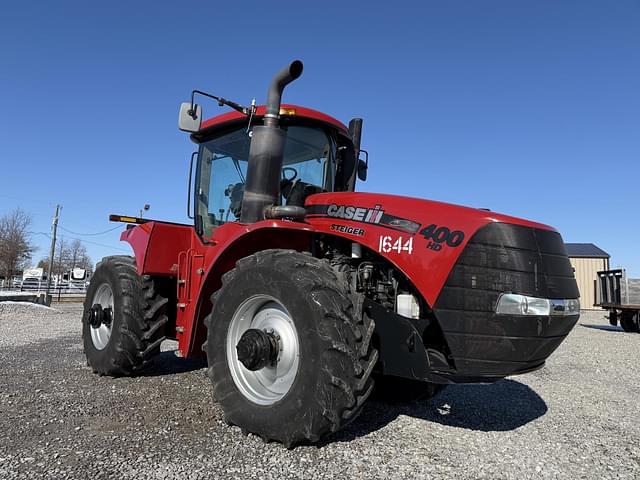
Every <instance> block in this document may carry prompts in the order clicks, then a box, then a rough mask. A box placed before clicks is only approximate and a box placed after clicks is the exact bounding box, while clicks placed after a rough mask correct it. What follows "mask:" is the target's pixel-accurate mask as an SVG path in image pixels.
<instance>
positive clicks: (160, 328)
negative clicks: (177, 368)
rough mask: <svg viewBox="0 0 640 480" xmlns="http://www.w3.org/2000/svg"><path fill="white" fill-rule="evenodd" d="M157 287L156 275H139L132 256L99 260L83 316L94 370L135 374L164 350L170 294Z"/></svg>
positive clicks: (83, 329)
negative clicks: (161, 292)
mask: <svg viewBox="0 0 640 480" xmlns="http://www.w3.org/2000/svg"><path fill="white" fill-rule="evenodd" d="M155 287H156V285H155V280H154V279H153V278H152V277H150V276H148V275H144V276H142V277H141V276H139V275H138V273H137V271H136V263H135V260H134V259H133V258H132V257H129V256H112V257H105V258H103V259H102V261H101V262H100V263H98V265H97V266H96V270H95V273H94V274H93V276H92V277H91V283H90V284H89V288H88V289H87V296H86V298H85V302H84V315H83V321H82V337H83V341H84V352H85V355H86V357H87V364H88V365H89V366H90V367H91V368H92V369H93V372H94V373H98V374H100V375H110V376H125V375H133V374H135V373H136V372H138V371H140V370H142V369H144V368H145V367H146V366H148V365H149V363H150V361H151V359H152V358H153V357H154V356H155V355H157V354H158V353H160V344H161V343H162V341H163V340H164V339H165V338H166V336H165V331H166V328H165V327H166V325H167V322H168V315H167V304H168V299H167V298H166V297H163V296H161V295H160V294H158V293H157V291H156V288H155ZM101 308H102V312H100V310H101ZM96 309H97V312H96ZM97 316H99V317H100V318H96V317H97Z"/></svg>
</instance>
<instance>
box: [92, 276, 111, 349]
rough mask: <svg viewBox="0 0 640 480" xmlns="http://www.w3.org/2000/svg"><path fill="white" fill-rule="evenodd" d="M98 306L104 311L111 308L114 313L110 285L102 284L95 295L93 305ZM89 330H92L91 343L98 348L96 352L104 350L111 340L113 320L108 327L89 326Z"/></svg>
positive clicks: (104, 325)
mask: <svg viewBox="0 0 640 480" xmlns="http://www.w3.org/2000/svg"><path fill="white" fill-rule="evenodd" d="M96 304H98V305H100V306H101V307H102V308H103V309H105V308H111V311H112V312H113V311H114V308H113V291H112V290H111V286H110V285H109V284H108V283H103V284H101V285H100V286H99V287H98V289H97V290H96V293H95V294H94V295H93V302H92V303H91V305H96ZM89 328H90V330H91V342H92V343H93V346H94V347H96V350H102V349H104V348H105V347H106V346H107V344H108V343H109V339H110V338H111V332H112V331H113V319H112V320H111V321H110V322H109V324H108V325H107V324H105V323H101V324H100V326H99V327H97V328H96V327H93V326H91V325H89Z"/></svg>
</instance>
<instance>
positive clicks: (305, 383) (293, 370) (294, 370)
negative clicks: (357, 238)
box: [203, 250, 378, 447]
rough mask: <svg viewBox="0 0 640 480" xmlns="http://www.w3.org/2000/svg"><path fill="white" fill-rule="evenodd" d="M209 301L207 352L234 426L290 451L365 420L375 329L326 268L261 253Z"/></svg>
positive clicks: (284, 254) (290, 255)
mask: <svg viewBox="0 0 640 480" xmlns="http://www.w3.org/2000/svg"><path fill="white" fill-rule="evenodd" d="M211 301H212V303H213V310H212V312H211V314H210V315H209V316H208V317H207V319H206V324H207V327H208V337H207V342H206V344H205V345H204V346H203V350H205V351H206V353H207V357H208V360H209V373H210V376H211V380H212V383H213V394H214V399H215V400H217V401H218V403H219V404H220V406H221V407H222V409H223V411H224V416H225V420H226V421H227V423H229V424H233V425H237V426H239V427H240V428H242V429H243V431H248V432H251V433H255V434H257V435H259V436H260V437H262V438H263V439H264V440H267V441H269V440H276V441H279V442H282V443H283V444H284V445H285V446H287V447H292V446H294V445H296V444H298V443H301V442H304V441H311V442H316V441H318V440H319V439H320V438H321V437H323V436H324V435H326V434H328V433H330V432H335V431H337V430H339V429H341V428H342V427H344V426H345V425H346V424H348V423H349V422H351V421H352V420H353V419H355V418H356V417H357V416H358V414H359V413H360V411H361V409H362V406H363V404H364V402H365V400H366V399H367V398H368V397H369V395H370V394H371V391H372V390H373V379H372V378H371V371H372V370H373V367H374V365H375V363H376V361H377V359H378V352H377V350H376V349H374V348H372V346H371V336H372V334H373V329H374V324H373V321H372V320H371V319H369V318H368V317H367V316H366V315H363V311H362V303H363V298H362V297H361V296H358V295H351V294H350V292H349V289H348V286H347V284H346V282H344V281H343V280H340V279H339V277H338V276H337V275H336V272H335V270H334V269H333V268H332V267H331V266H330V265H329V263H328V262H326V261H323V260H319V259H316V258H313V257H311V256H309V255H305V254H302V253H299V252H296V251H293V250H266V251H263V252H259V253H256V254H254V255H251V256H249V257H246V258H243V259H241V260H240V261H238V263H237V264H236V268H234V269H233V270H231V271H229V272H228V273H226V274H225V275H224V276H223V278H222V288H221V289H220V290H218V291H217V292H216V293H215V294H214V295H213V296H212V298H211Z"/></svg>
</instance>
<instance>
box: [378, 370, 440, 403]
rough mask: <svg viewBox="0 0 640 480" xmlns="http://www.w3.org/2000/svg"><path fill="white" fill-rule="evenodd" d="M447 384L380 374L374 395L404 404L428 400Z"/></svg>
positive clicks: (386, 400) (388, 401)
mask: <svg viewBox="0 0 640 480" xmlns="http://www.w3.org/2000/svg"><path fill="white" fill-rule="evenodd" d="M445 387H446V385H443V384H439V383H431V382H419V381H417V380H409V379H408V378H400V377H392V376H379V377H376V388H375V390H374V392H373V397H374V398H376V399H379V400H382V401H384V402H386V403H394V404H402V403H415V402H426V401H428V400H431V399H432V398H434V397H436V396H437V395H438V394H440V392H442V391H443V390H444V389H445Z"/></svg>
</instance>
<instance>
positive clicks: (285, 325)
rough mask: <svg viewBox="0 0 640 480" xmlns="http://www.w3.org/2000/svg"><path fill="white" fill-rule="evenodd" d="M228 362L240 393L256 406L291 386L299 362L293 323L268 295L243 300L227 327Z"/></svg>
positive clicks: (268, 402) (278, 397)
mask: <svg viewBox="0 0 640 480" xmlns="http://www.w3.org/2000/svg"><path fill="white" fill-rule="evenodd" d="M226 354H227V365H228V366H229V370H230V373H231V376H232V377H233V381H234V383H235V385H236V387H237V388H238V390H239V391H240V393H241V394H242V395H243V396H244V397H245V398H247V399H248V400H250V401H251V402H253V403H256V404H258V405H272V404H273V403H275V402H277V401H279V400H281V399H282V398H283V397H284V396H285V395H286V394H287V392H288V391H289V390H290V389H291V386H292V385H293V382H294V380H295V378H296V375H297V372H298V365H299V359H300V358H299V357H300V347H299V340H298V333H297V330H296V325H295V322H294V321H293V318H292V317H291V315H290V314H289V312H288V311H287V309H286V308H285V307H284V306H283V305H282V303H280V301H279V300H277V299H275V298H274V297H272V296H270V295H264V294H258V295H253V296H251V297H249V298H247V299H246V300H245V301H244V302H242V303H241V304H240V305H239V306H238V308H237V309H236V311H235V313H234V314H233V316H232V318H231V321H230V323H229V327H228V330H227V340H226Z"/></svg>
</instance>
